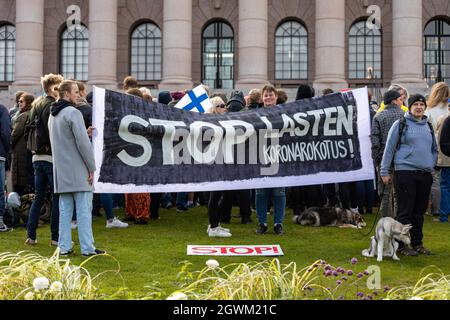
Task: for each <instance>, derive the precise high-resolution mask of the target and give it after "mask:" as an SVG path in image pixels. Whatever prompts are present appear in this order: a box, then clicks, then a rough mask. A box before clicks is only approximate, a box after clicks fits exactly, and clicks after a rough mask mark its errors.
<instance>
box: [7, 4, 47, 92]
mask: <svg viewBox="0 0 450 320" xmlns="http://www.w3.org/2000/svg"><path fill="white" fill-rule="evenodd" d="M43 66H44V0H36V1H28V0H16V66H15V82H14V84H13V88H14V89H16V88H17V89H21V88H22V89H24V90H25V89H27V88H26V87H39V86H40V78H41V76H42V73H43ZM27 90H29V89H27ZM33 91H34V90H33ZM33 91H31V92H33Z"/></svg>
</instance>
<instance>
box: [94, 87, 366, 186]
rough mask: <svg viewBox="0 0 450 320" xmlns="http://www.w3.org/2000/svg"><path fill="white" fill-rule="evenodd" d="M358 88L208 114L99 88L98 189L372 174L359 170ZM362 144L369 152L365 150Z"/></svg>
mask: <svg viewBox="0 0 450 320" xmlns="http://www.w3.org/2000/svg"><path fill="white" fill-rule="evenodd" d="M359 91H362V93H359V95H363V94H364V92H366V90H365V89H362V90H361V89H360V90H359ZM354 93H356V91H349V92H346V93H336V94H332V95H328V96H325V97H320V98H315V99H306V100H301V101H296V102H292V103H288V104H285V105H280V106H275V107H271V108H261V109H258V110H252V111H242V112H237V113H227V114H224V115H213V114H201V113H195V112H189V111H184V110H181V109H176V108H172V107H168V106H166V105H161V104H156V103H148V102H145V101H143V100H142V99H140V98H139V97H135V96H131V95H127V94H122V93H118V92H114V91H109V90H100V89H97V88H96V95H95V101H94V113H95V116H94V126H95V127H96V128H97V129H98V130H100V129H101V130H102V135H97V136H96V137H95V139H94V145H95V150H96V161H97V174H96V189H97V191H99V192H102V191H104V192H107V191H109V192H113V191H119V190H118V189H120V190H122V191H123V188H121V187H120V186H124V187H126V188H127V192H142V191H143V190H146V191H165V190H172V191H182V190H184V189H186V190H185V191H188V190H191V191H195V190H221V189H223V190H225V189H242V188H244V187H251V186H252V187H272V186H280V185H285V186H288V185H305V184H317V183H324V182H327V181H332V177H331V176H330V174H332V173H334V174H335V176H336V174H338V176H337V179H338V180H342V177H340V176H342V174H344V173H351V172H352V173H354V174H356V176H348V180H355V177H358V176H359V177H360V178H358V180H364V179H365V178H366V179H367V178H369V179H370V177H373V172H372V171H373V170H372V169H370V168H367V166H366V168H364V164H363V162H364V161H363V156H362V151H361V150H362V149H361V137H365V138H366V139H365V140H366V141H365V143H368V141H369V139H368V133H369V131H368V126H369V123H368V108H369V107H368V103H367V101H366V103H365V104H364V103H363V104H362V105H361V102H358V101H357V99H356V98H355V94H354ZM366 97H367V95H366ZM366 100H367V98H366ZM358 121H359V122H361V121H363V122H364V121H366V122H367V123H365V124H364V125H362V126H358ZM360 130H362V131H364V132H362V134H361V133H360V132H359V131H360ZM100 140H101V141H100ZM365 149H366V157H367V155H369V157H370V147H369V148H368V151H367V148H365ZM367 152H369V153H368V154H367ZM366 162H367V161H366ZM369 162H370V163H371V161H369ZM358 173H359V174H358ZM339 175H340V176H339ZM302 177H303V179H302ZM244 181H245V183H243V182H244ZM231 182H232V183H231ZM238 182H241V183H238ZM230 183H231V184H230ZM261 184H262V185H261ZM171 187H172V189H171ZM105 188H106V189H105ZM174 188H175V189H177V190H173V189H174Z"/></svg>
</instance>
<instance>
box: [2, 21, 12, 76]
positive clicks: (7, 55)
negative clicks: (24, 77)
mask: <svg viewBox="0 0 450 320" xmlns="http://www.w3.org/2000/svg"><path fill="white" fill-rule="evenodd" d="M15 63H16V27H14V26H12V25H9V24H8V25H3V26H0V81H4V82H12V81H14V67H15Z"/></svg>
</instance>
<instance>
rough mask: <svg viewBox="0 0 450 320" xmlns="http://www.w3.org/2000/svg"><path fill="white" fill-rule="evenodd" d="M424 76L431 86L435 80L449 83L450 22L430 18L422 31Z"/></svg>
mask: <svg viewBox="0 0 450 320" xmlns="http://www.w3.org/2000/svg"><path fill="white" fill-rule="evenodd" d="M423 47H424V59H423V60H424V76H425V80H426V81H427V83H428V85H429V86H430V87H431V86H432V85H433V84H435V83H436V82H441V81H444V82H446V83H448V84H450V24H449V23H448V22H447V21H445V20H443V19H434V20H431V21H430V22H429V23H428V24H427V26H426V27H425V31H424V45H423Z"/></svg>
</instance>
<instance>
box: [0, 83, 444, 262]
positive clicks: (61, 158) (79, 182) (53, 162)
mask: <svg viewBox="0 0 450 320" xmlns="http://www.w3.org/2000/svg"><path fill="white" fill-rule="evenodd" d="M41 84H42V89H43V92H44V94H43V95H42V96H41V97H34V96H33V95H31V94H29V93H27V92H17V94H16V96H15V101H16V105H15V106H14V107H12V108H11V109H10V110H9V112H8V110H7V108H6V107H4V106H1V107H0V138H1V140H0V183H2V185H3V186H5V180H6V172H10V175H9V178H8V179H10V180H11V185H12V190H6V191H7V193H8V194H11V193H13V192H16V193H17V194H18V195H19V196H26V195H28V194H34V199H33V202H32V205H31V207H30V209H29V212H28V219H27V224H26V227H27V238H26V240H25V243H26V244H27V245H35V244H36V243H37V232H36V230H37V227H38V225H39V221H40V216H41V214H42V212H43V210H42V208H43V206H44V205H45V203H46V201H47V203H49V204H50V206H51V219H50V225H51V239H50V243H51V245H54V246H58V247H59V248H60V254H61V255H69V254H71V253H72V252H73V242H72V237H71V234H72V230H73V229H78V235H79V241H80V250H81V253H82V254H83V255H85V256H90V255H95V254H102V253H104V251H102V250H99V249H97V248H96V247H95V246H94V237H93V232H92V216H98V215H100V209H101V208H103V209H104V211H105V216H106V228H126V227H128V226H129V224H128V223H127V222H134V223H135V224H148V221H149V220H157V219H160V214H159V211H160V208H161V207H162V208H164V209H171V208H172V207H173V206H175V207H176V210H177V212H179V214H182V213H183V212H185V211H188V210H190V209H192V208H193V207H195V206H206V207H207V212H208V217H209V225H208V228H207V233H208V236H209V237H231V236H232V234H231V230H230V229H229V228H225V227H223V225H225V224H229V223H230V221H231V218H232V215H231V211H232V208H233V206H235V205H236V206H238V207H239V218H240V220H241V223H242V224H252V223H253V219H252V217H251V216H252V212H256V215H255V216H256V219H257V223H258V225H257V228H256V234H259V235H262V234H265V233H267V232H269V222H268V216H269V215H270V211H271V208H273V209H272V210H273V217H274V218H273V220H274V221H273V232H274V233H275V234H277V235H282V234H284V228H283V223H284V218H285V211H286V207H290V208H292V210H293V213H294V215H299V214H301V213H302V212H303V211H304V210H305V209H306V208H309V207H316V206H338V207H342V208H344V209H349V210H352V211H354V212H358V213H360V214H371V213H373V208H374V206H377V205H379V206H380V212H381V215H382V216H383V217H388V216H389V217H393V218H395V219H397V220H398V221H400V222H401V223H403V224H412V226H413V228H412V230H411V237H412V246H411V247H407V246H401V247H400V248H399V251H400V253H402V254H405V255H410V256H415V255H418V254H431V252H430V250H428V249H427V248H425V247H424V245H423V233H422V229H423V222H424V214H425V212H426V211H427V209H428V207H429V205H428V204H429V199H430V194H431V206H430V209H429V214H431V215H435V216H439V218H437V217H436V219H438V221H441V222H448V214H449V213H450V157H447V156H445V155H444V154H442V153H441V152H440V150H439V147H438V138H439V132H440V128H441V126H442V123H443V122H444V120H445V119H446V118H447V116H448V112H449V110H448V100H449V96H450V94H449V93H450V92H449V87H448V85H446V84H445V83H437V84H436V85H435V86H434V87H433V88H432V90H431V94H430V96H429V98H428V100H427V99H426V98H425V97H423V96H421V95H412V96H410V97H409V94H408V91H407V90H406V89H405V88H403V87H401V86H398V85H392V86H391V87H390V88H389V90H388V91H387V92H386V93H385V94H384V96H383V103H382V104H381V105H380V106H379V107H378V104H377V103H375V102H373V101H372V100H371V96H370V94H369V97H368V98H369V102H370V103H369V111H370V115H371V122H372V126H371V141H372V158H373V163H374V167H375V169H376V172H377V176H376V179H375V180H368V181H358V182H344V183H331V184H326V185H314V186H302V187H290V188H265V189H256V190H236V191H214V192H202V193H193V192H190V193H186V192H179V193H175V192H174V193H165V194H159V193H129V194H95V190H93V186H92V185H93V174H94V171H95V169H96V168H95V162H94V157H93V151H92V148H91V135H92V133H93V131H94V130H96V129H95V128H93V127H92V94H91V93H89V94H88V92H87V90H86V87H85V85H84V84H83V83H82V82H77V81H72V80H65V79H64V78H63V77H62V76H61V75H54V74H48V75H45V76H43V77H42V80H41ZM122 89H123V91H124V92H125V93H126V94H130V95H134V96H138V97H140V98H142V99H144V100H146V101H148V102H152V103H153V102H157V103H161V104H164V105H168V106H175V105H176V104H177V102H178V101H180V100H181V99H182V97H183V96H184V95H185V94H186V93H187V91H175V92H169V91H161V92H159V94H158V96H157V97H153V96H152V93H151V90H150V89H148V88H145V87H141V88H139V87H138V81H137V80H136V79H135V78H133V77H131V76H128V77H126V78H125V79H124V81H123V87H122ZM205 89H206V90H207V92H208V95H209V97H210V102H211V104H212V106H213V108H212V109H211V110H210V112H211V113H214V114H224V113H228V112H241V111H245V110H254V109H258V108H271V107H274V106H276V105H282V104H284V103H286V102H287V101H288V99H289V97H288V96H287V94H286V92H285V91H283V90H279V89H277V88H275V87H274V86H272V85H266V86H264V87H263V88H262V89H258V88H255V89H252V90H250V91H249V92H248V95H245V94H244V93H243V92H242V91H233V92H232V93H231V95H230V96H229V97H228V96H227V95H225V94H222V93H213V92H210V91H209V88H207V87H205ZM332 93H333V90H331V89H326V90H323V91H322V92H321V95H327V94H332ZM315 96H316V92H315V90H314V88H312V87H311V86H308V85H300V86H299V87H298V90H297V94H296V97H295V100H301V99H309V98H313V97H315ZM115 207H123V208H124V212H125V216H124V221H126V222H123V221H121V220H120V219H119V218H117V217H114V214H113V208H115ZM4 216H5V197H0V232H4V231H9V230H11V227H12V226H11V225H8V223H6V221H5V220H4Z"/></svg>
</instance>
